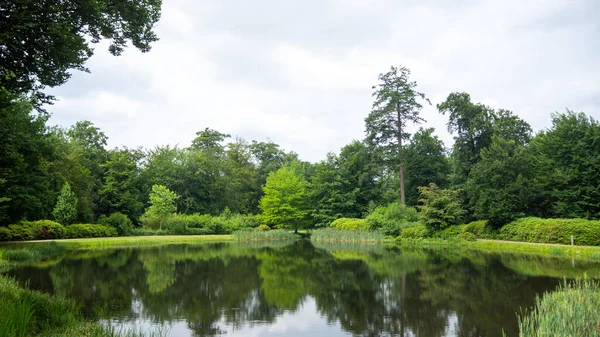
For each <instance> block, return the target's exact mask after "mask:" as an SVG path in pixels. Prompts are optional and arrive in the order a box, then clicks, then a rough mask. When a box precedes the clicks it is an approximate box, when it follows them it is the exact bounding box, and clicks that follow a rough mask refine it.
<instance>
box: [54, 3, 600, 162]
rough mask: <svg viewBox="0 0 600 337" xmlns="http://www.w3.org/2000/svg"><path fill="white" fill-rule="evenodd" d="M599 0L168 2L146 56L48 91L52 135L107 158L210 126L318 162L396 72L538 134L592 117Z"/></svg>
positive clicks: (101, 53) (100, 54)
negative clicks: (64, 133)
mask: <svg viewBox="0 0 600 337" xmlns="http://www.w3.org/2000/svg"><path fill="white" fill-rule="evenodd" d="M599 14H600V1H597V0H572V1H568V0H552V1H550V0H526V1H523V0H497V1H496V0H488V1H484V0H473V1H471V0H455V1H448V0H429V1H424V0H401V1H400V0H390V1H386V0H381V1H379V0H303V1H292V0H289V1H288V0H285V1H284V0H254V1H246V0H214V1H213V0H163V10H162V18H161V20H160V22H159V24H158V26H157V27H156V31H157V33H158V35H159V37H160V41H159V42H157V43H155V44H154V45H153V48H152V50H151V51H150V52H149V53H145V54H142V53H140V52H139V51H137V50H136V49H134V48H129V49H127V50H126V52H125V53H124V54H123V55H122V56H120V57H113V56H111V55H110V54H109V53H108V52H107V45H106V44H102V43H101V44H99V45H97V46H96V52H95V55H94V56H93V57H92V58H91V59H90V60H89V61H88V63H87V66H88V67H89V68H90V69H91V71H92V73H91V74H87V73H75V74H74V75H73V77H72V79H71V80H70V81H69V82H68V83H67V84H65V85H63V86H61V87H59V88H55V89H53V90H52V91H51V92H52V93H54V94H55V95H57V96H58V98H59V99H60V101H59V102H57V103H56V104H55V105H54V106H51V107H49V108H48V110H49V111H50V112H51V113H52V114H53V116H52V119H51V123H53V124H58V125H61V126H65V127H68V126H70V125H72V124H73V123H74V122H76V121H78V120H90V121H92V122H93V123H94V124H95V125H96V126H98V127H100V128H101V129H102V130H103V131H104V132H105V133H106V134H107V136H108V137H109V146H111V147H114V146H121V145H125V146H127V147H137V146H144V147H146V148H153V147H154V146H156V145H166V144H171V145H177V144H178V145H179V146H180V147H185V146H188V145H189V144H190V142H191V140H192V139H193V138H194V137H195V132H197V131H199V130H202V129H204V128H205V127H210V128H213V129H216V130H219V131H221V132H224V133H230V134H231V135H232V136H238V137H241V138H244V139H246V140H248V141H250V140H253V139H255V140H260V141H266V140H272V141H274V142H276V143H278V144H280V145H281V146H282V147H283V148H284V149H286V150H288V151H290V150H293V151H295V152H297V153H298V154H299V155H300V158H301V159H303V160H309V161H318V160H321V159H324V158H325V155H326V153H327V152H330V151H334V152H338V151H339V149H340V148H341V147H342V146H343V145H345V144H347V143H349V142H350V141H352V140H353V139H362V138H363V137H364V118H365V117H366V116H367V114H368V113H369V111H370V108H371V104H372V98H371V93H372V90H371V87H372V86H373V85H374V84H376V83H377V76H378V74H379V73H382V72H386V71H387V70H388V69H389V67H390V65H402V66H405V67H408V68H410V69H411V71H412V78H413V79H414V80H415V81H417V83H418V89H419V90H420V91H422V92H424V93H426V94H427V95H428V96H429V97H430V98H431V101H432V103H433V104H434V105H433V106H431V107H426V108H425V109H424V110H423V116H424V117H425V118H426V119H427V123H426V124H425V126H429V127H435V128H436V132H437V134H438V135H439V137H440V138H442V139H443V140H444V141H445V143H446V145H448V146H449V145H450V144H451V142H452V136H451V135H449V134H448V133H447V131H446V126H445V124H446V122H447V120H446V117H445V116H442V115H440V114H439V113H438V112H437V110H436V109H435V104H437V103H439V102H441V101H443V100H444V99H445V98H446V96H447V95H448V94H449V93H450V92H453V91H465V92H468V93H470V94H471V97H472V99H473V101H475V102H483V103H485V104H488V105H491V106H493V107H501V108H505V109H510V110H512V111H514V112H515V113H517V114H518V115H520V116H521V117H522V118H524V119H525V120H526V121H527V122H529V123H530V124H531V125H532V127H533V128H534V130H536V131H537V130H540V129H544V128H547V127H549V126H550V125H551V120H550V113H551V112H554V111H560V112H562V111H564V110H565V108H567V107H568V108H570V109H572V110H576V111H584V112H586V113H587V114H589V115H592V116H594V117H595V118H600V109H599V108H600V95H599V92H600V61H599V60H600V58H599V56H598V55H600V24H599V22H600V20H598V15H599Z"/></svg>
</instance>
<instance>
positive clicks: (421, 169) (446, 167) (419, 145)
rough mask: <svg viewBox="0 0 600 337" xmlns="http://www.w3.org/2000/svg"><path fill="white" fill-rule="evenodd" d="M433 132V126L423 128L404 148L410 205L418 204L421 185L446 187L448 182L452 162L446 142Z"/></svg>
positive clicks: (407, 194)
mask: <svg viewBox="0 0 600 337" xmlns="http://www.w3.org/2000/svg"><path fill="white" fill-rule="evenodd" d="M433 132H434V129H433V128H428V129H423V128H421V129H420V130H419V131H418V132H416V133H415V134H414V135H413V137H412V139H411V140H410V144H409V145H408V146H407V147H406V149H405V150H404V161H405V163H406V164H405V169H406V173H405V176H406V190H407V192H406V202H407V203H408V204H409V205H416V204H417V202H418V199H419V190H418V187H419V186H427V185H429V183H434V184H436V185H437V186H439V187H441V188H445V187H446V185H447V183H448V174H449V173H450V162H449V160H448V158H447V157H446V150H445V148H444V143H443V142H442V141H441V140H440V139H439V138H438V137H437V136H434V135H433Z"/></svg>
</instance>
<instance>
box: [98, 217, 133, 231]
mask: <svg viewBox="0 0 600 337" xmlns="http://www.w3.org/2000/svg"><path fill="white" fill-rule="evenodd" d="M98 224H99V225H103V226H108V227H113V228H114V229H116V230H117V233H118V234H119V235H121V236H122V235H129V234H130V233H131V230H132V229H133V223H132V222H131V220H130V219H129V218H128V217H127V215H125V214H123V213H120V212H116V213H113V214H111V215H110V216H109V217H105V216H103V217H101V218H100V219H98Z"/></svg>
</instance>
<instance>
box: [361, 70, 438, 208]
mask: <svg viewBox="0 0 600 337" xmlns="http://www.w3.org/2000/svg"><path fill="white" fill-rule="evenodd" d="M409 75H410V70H408V69H407V68H404V67H394V66H392V67H391V69H390V71H388V72H387V73H385V74H380V75H379V84H378V85H377V86H373V89H374V90H375V91H374V92H373V97H374V98H375V99H374V102H373V108H372V110H371V113H370V114H369V116H367V118H366V119H365V123H366V129H367V141H368V142H369V143H370V144H372V145H373V146H377V147H381V148H382V149H383V151H384V153H385V154H386V157H387V160H388V162H389V163H390V164H393V165H392V166H396V165H397V166H396V167H397V169H398V173H399V178H400V202H401V203H402V204H406V197H405V194H404V157H403V147H404V145H403V141H406V140H407V139H408V138H409V137H410V134H409V133H408V132H407V131H406V128H407V126H408V125H409V124H412V123H415V124H419V123H421V122H424V121H425V120H424V119H423V118H421V117H420V116H419V113H420V112H421V108H423V104H422V102H423V101H427V102H429V100H428V99H426V98H425V94H423V93H421V92H419V91H417V90H416V87H417V83H416V82H414V81H412V82H411V81H410V80H409V78H408V77H409Z"/></svg>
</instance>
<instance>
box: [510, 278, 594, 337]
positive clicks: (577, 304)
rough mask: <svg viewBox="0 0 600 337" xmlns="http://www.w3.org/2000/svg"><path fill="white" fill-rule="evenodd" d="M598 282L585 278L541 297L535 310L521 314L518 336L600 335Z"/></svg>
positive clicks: (575, 336) (586, 336)
mask: <svg viewBox="0 0 600 337" xmlns="http://www.w3.org/2000/svg"><path fill="white" fill-rule="evenodd" d="M599 285H600V284H599V283H598V282H595V281H590V280H588V279H586V278H585V277H584V279H583V280H582V279H578V280H577V281H575V282H573V283H570V284H569V283H566V282H565V283H564V284H563V285H561V286H560V287H559V288H558V289H557V290H556V291H554V292H551V293H546V294H544V296H543V297H539V296H538V297H537V298H536V301H535V307H534V308H533V310H531V311H530V312H521V314H520V315H519V337H542V336H543V337H546V336H554V337H578V336H581V337H598V336H600V288H599ZM504 336H506V335H504Z"/></svg>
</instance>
